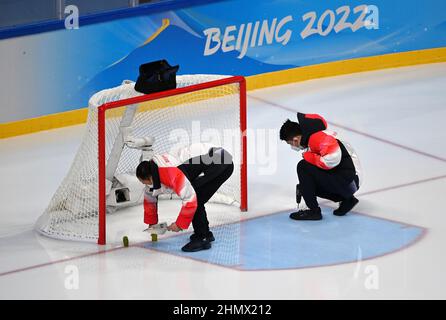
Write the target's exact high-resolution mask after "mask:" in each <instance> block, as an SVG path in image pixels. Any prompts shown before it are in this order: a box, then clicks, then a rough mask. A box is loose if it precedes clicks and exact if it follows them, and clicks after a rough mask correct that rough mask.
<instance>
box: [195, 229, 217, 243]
mask: <svg viewBox="0 0 446 320" xmlns="http://www.w3.org/2000/svg"><path fill="white" fill-rule="evenodd" d="M189 239H190V240H191V241H194V240H198V239H199V237H198V235H197V234H196V233H193V234H192V235H191V236H190V237H189ZM206 240H208V241H209V242H212V241H215V238H214V235H213V234H212V231H209V233H208V234H207V236H206Z"/></svg>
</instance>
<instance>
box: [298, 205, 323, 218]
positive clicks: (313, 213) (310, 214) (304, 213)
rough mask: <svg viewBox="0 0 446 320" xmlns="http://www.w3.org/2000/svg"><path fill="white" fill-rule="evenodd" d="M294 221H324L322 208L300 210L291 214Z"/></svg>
mask: <svg viewBox="0 0 446 320" xmlns="http://www.w3.org/2000/svg"><path fill="white" fill-rule="evenodd" d="M290 218H291V219H293V220H322V214H321V208H317V209H316V210H311V209H308V210H299V211H297V212H293V213H292V214H290Z"/></svg>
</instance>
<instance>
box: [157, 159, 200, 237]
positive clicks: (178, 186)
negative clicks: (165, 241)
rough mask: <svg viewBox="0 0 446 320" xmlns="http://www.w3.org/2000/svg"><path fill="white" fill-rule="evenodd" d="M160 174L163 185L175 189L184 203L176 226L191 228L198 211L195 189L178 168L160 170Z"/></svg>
mask: <svg viewBox="0 0 446 320" xmlns="http://www.w3.org/2000/svg"><path fill="white" fill-rule="evenodd" d="M159 173H160V180H161V183H162V184H164V185H166V186H168V187H169V188H171V189H173V190H174V191H175V193H176V194H177V195H178V196H179V197H180V198H181V200H182V202H183V203H182V206H181V210H180V213H179V215H178V218H177V220H176V222H175V223H176V225H177V226H178V227H180V228H181V229H187V228H189V225H190V224H191V222H192V219H193V218H194V214H195V211H196V210H197V196H196V194H195V190H194V188H193V187H192V185H191V183H190V182H189V180H188V179H187V178H186V176H185V175H184V173H183V172H182V171H181V170H180V169H178V168H177V167H166V168H159Z"/></svg>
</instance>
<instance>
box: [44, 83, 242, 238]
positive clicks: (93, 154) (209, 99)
mask: <svg viewBox="0 0 446 320" xmlns="http://www.w3.org/2000/svg"><path fill="white" fill-rule="evenodd" d="M231 78H241V77H226V76H216V75H184V76H177V89H176V90H178V89H179V88H186V87H187V88H189V87H191V86H192V87H194V85H197V84H205V85H204V86H202V87H200V88H194V89H192V90H190V91H189V90H186V91H184V90H183V91H184V92H182V93H178V94H172V95H170V96H166V97H159V98H157V99H154V100H152V99H149V98H148V99H145V97H149V96H151V95H144V98H143V99H140V100H141V101H139V100H138V102H137V103H135V102H132V101H131V100H130V104H127V103H126V102H125V101H124V102H123V103H121V104H122V105H119V106H114V107H113V108H110V109H107V108H106V112H105V123H104V124H105V126H104V127H103V133H104V137H103V138H104V141H105V159H104V160H103V161H105V166H106V177H104V178H103V179H106V180H107V181H106V190H105V191H104V192H105V193H106V208H107V212H109V213H112V212H115V211H119V210H117V209H120V208H121V206H120V204H117V203H116V201H114V203H112V201H110V198H109V197H110V194H111V193H112V192H113V187H114V186H116V185H117V184H120V183H125V184H131V185H132V184H133V185H135V184H136V185H138V184H139V182H138V181H137V179H136V178H135V170H136V167H137V166H138V164H139V161H140V156H141V152H140V151H139V150H135V149H130V148H127V147H126V146H125V145H122V139H123V137H122V136H123V135H122V128H123V127H130V128H131V131H132V135H134V136H140V137H147V136H150V137H154V138H155V143H154V145H153V149H154V152H155V153H156V154H160V153H169V151H170V150H172V148H175V147H178V146H180V145H184V146H187V145H190V144H192V143H197V142H208V143H212V144H215V145H219V146H222V147H224V148H225V149H226V150H228V151H229V152H230V153H231V154H232V155H233V158H234V164H235V170H234V173H233V175H232V176H231V178H230V179H229V180H228V181H227V182H226V183H225V184H224V185H223V186H222V187H221V189H220V190H219V193H218V194H216V195H215V197H214V198H213V201H217V202H222V203H226V204H231V205H236V206H240V207H241V208H242V209H243V207H246V196H244V194H246V174H244V173H243V166H242V162H243V150H244V146H243V144H244V143H243V138H242V132H241V131H242V130H243V129H246V128H243V126H244V125H243V123H244V121H245V120H244V119H245V117H246V113H245V107H246V105H244V102H243V99H242V94H241V84H240V79H238V80H237V79H236V80H237V81H236V80H234V81H233V82H229V81H226V82H228V83H226V82H224V81H223V82H224V83H219V81H221V80H228V79H231ZM242 79H243V78H242ZM206 84H209V86H208V85H206ZM192 87H191V88H192ZM195 87H196V86H195ZM242 89H243V90H244V85H243V88H242ZM140 96H143V94H141V93H138V92H136V91H135V90H134V83H133V82H130V81H126V82H124V83H123V84H122V85H120V86H118V87H115V88H111V89H107V90H103V91H100V92H98V93H96V94H95V95H94V96H93V97H91V99H90V101H89V107H88V108H89V110H88V119H87V124H86V129H85V134H84V138H83V140H82V143H81V146H80V147H79V150H78V152H77V154H76V156H75V158H74V161H73V163H72V166H71V168H70V170H69V172H68V173H67V175H66V177H65V179H64V180H63V181H62V183H61V185H60V186H59V188H58V189H57V191H56V193H55V194H54V196H53V198H52V200H51V202H50V203H49V205H48V207H47V209H46V210H45V212H44V213H43V214H42V216H41V217H40V218H39V220H38V222H37V224H36V229H37V230H38V231H39V232H40V233H41V234H44V235H46V236H49V237H53V238H58V239H71V240H83V241H98V239H99V238H100V233H99V229H100V227H99V223H100V222H99V221H100V219H99V216H100V205H99V204H100V200H99V192H100V190H99V180H100V179H99V170H98V167H99V165H98V163H99V164H100V163H101V162H100V161H101V160H99V162H98V152H99V148H98V143H99V138H98V137H99V135H98V128H99V127H100V126H101V123H100V122H98V108H99V107H100V106H103V105H104V104H106V103H110V102H119V101H123V100H125V99H129V98H135V97H140ZM99 132H100V131H99ZM116 151H118V152H116ZM116 154H118V156H119V157H118V159H117V161H114V162H116V163H115V164H113V163H112V162H113V161H112V160H111V159H112V158H113V157H112V155H115V156H116ZM245 165H246V164H245ZM245 170H246V169H245ZM123 180H125V182H123ZM138 188H142V184H141V185H139V186H136V189H138ZM138 190H139V189H138ZM136 194H137V195H138V193H136ZM131 197H133V198H132V199H131V200H132V201H131V204H132V205H135V204H141V203H142V199H143V197H142V194H140V196H136V198H135V195H134V194H132V196H131ZM127 200H128V199H127ZM122 207H124V204H123V205H122ZM141 210H142V207H141ZM104 219H105V218H104ZM141 222H142V211H141ZM104 223H105V222H104ZM104 228H105V226H104ZM104 241H105V239H104Z"/></svg>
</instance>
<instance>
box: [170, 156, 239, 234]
mask: <svg viewBox="0 0 446 320" xmlns="http://www.w3.org/2000/svg"><path fill="white" fill-rule="evenodd" d="M178 168H179V169H180V170H181V171H183V173H184V174H185V175H186V177H187V178H188V179H189V181H190V182H191V184H192V187H193V188H194V190H195V193H196V195H197V210H196V211H195V214H194V218H193V220H192V226H193V228H194V232H195V234H197V235H198V236H203V237H205V236H206V235H207V234H208V233H209V221H208V219H207V213H206V208H205V206H204V205H205V204H206V203H207V202H208V201H209V199H210V198H212V196H213V195H214V194H215V193H216V192H217V190H218V189H219V188H220V187H221V186H222V184H223V183H224V182H225V181H226V180H228V179H229V177H230V176H231V175H232V172H234V163H233V162H232V156H231V154H230V153H229V152H227V151H226V150H224V149H222V148H212V149H211V150H210V151H209V153H208V154H205V155H202V156H199V157H195V158H192V159H190V160H189V161H187V162H186V163H183V164H182V165H180V166H179V167H178Z"/></svg>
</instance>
